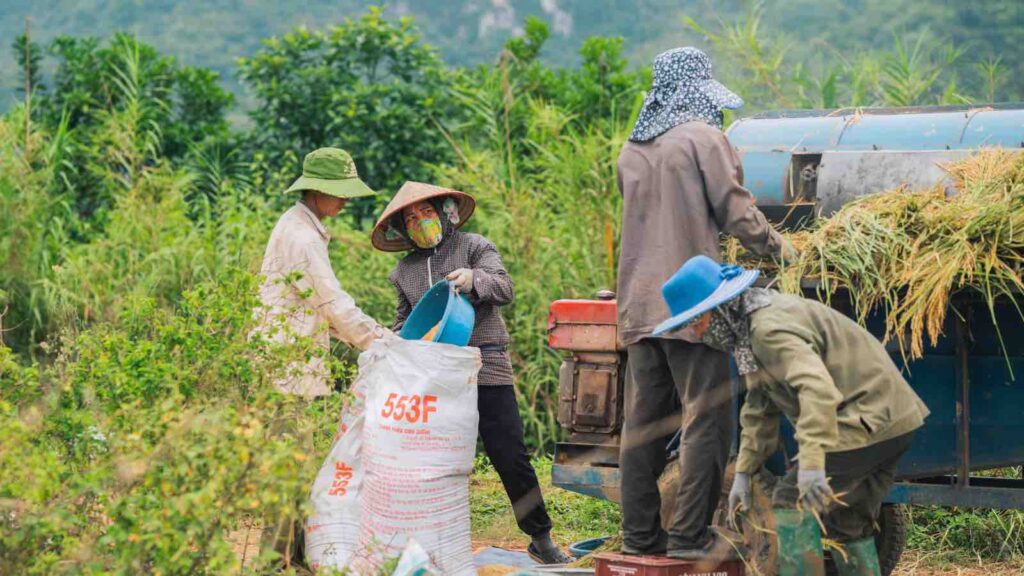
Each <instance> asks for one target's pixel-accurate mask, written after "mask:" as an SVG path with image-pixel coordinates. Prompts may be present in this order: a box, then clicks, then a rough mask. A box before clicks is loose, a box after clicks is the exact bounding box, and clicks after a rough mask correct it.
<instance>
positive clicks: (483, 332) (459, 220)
mask: <svg viewBox="0 0 1024 576" xmlns="http://www.w3.org/2000/svg"><path fill="white" fill-rule="evenodd" d="M475 206H476V202H475V201H474V199H473V197H472V196H470V195H469V194H466V193H464V192H459V191H456V190H450V189H447V188H442V187H440V186H434V185H431V184H423V183H420V182H406V183H405V184H404V185H403V186H402V188H401V189H400V190H399V191H398V193H397V194H396V195H395V197H394V198H393V199H392V200H391V202H390V203H389V204H388V206H387V208H385V209H384V212H383V213H382V214H381V216H380V218H379V219H378V220H377V224H376V226H375V227H374V229H373V234H372V237H371V239H372V242H373V245H374V246H375V247H376V248H377V249H379V250H383V251H386V252H403V251H408V254H407V255H406V256H405V257H403V258H402V259H401V260H400V261H399V262H398V264H397V265H396V266H395V269H394V270H393V271H392V272H391V275H390V277H389V279H390V281H391V283H392V284H393V285H394V287H395V291H396V293H397V296H398V311H397V318H396V320H395V324H394V326H393V329H394V330H395V331H396V332H397V331H400V330H401V329H402V326H403V325H404V324H405V321H406V319H407V318H408V317H409V314H410V313H411V312H412V310H413V308H414V307H415V306H416V304H417V303H418V302H419V301H420V299H421V298H422V297H423V295H424V294H426V292H427V291H428V290H429V289H430V288H431V287H432V286H433V285H434V284H435V283H437V282H440V281H445V280H447V281H448V282H450V283H451V284H452V285H453V286H454V287H455V289H457V290H458V291H459V292H461V293H462V294H464V295H465V296H466V298H467V299H468V300H469V302H470V303H471V304H472V305H473V309H474V311H475V312H476V322H475V324H474V327H473V333H472V334H471V336H470V339H469V346H473V347H476V348H479V349H480V356H481V359H482V367H481V369H480V373H479V375H478V377H477V384H478V386H479V388H478V390H477V394H478V396H477V398H478V407H479V411H480V437H481V439H482V440H483V445H484V451H485V452H486V453H487V457H488V458H489V459H490V460H491V463H492V464H493V465H494V468H495V470H497V472H498V476H500V477H501V482H502V484H503V485H504V487H505V492H506V494H508V498H509V500H510V501H511V502H512V510H513V512H514V513H515V517H516V522H517V523H518V525H519V528H520V530H522V531H523V532H525V533H526V534H527V535H529V536H530V537H531V539H532V540H531V542H530V544H529V547H528V549H527V550H528V552H529V554H530V556H531V557H532V558H533V559H534V560H536V561H537V562H541V563H543V564H562V563H565V562H568V561H569V558H568V557H567V556H566V555H565V554H564V553H563V552H562V550H561V549H559V548H558V546H557V545H556V544H555V543H554V541H552V539H551V527H552V526H551V518H550V517H549V516H548V513H547V509H546V508H545V506H544V499H543V497H542V496H541V492H540V484H539V483H538V482H537V474H536V472H535V471H534V469H533V465H532V464H531V463H530V457H529V454H528V452H527V450H526V444H525V442H524V440H523V423H522V419H521V418H520V416H519V406H518V404H517V403H516V396H515V389H514V387H513V384H514V377H513V373H512V361H511V359H510V357H509V353H508V344H509V335H508V330H507V329H506V327H505V321H504V320H503V319H502V317H501V310H500V308H501V307H502V306H504V305H506V304H508V303H510V302H512V297H513V286H512V279H511V278H510V277H509V275H508V273H507V272H506V271H505V267H504V265H503V264H502V262H501V255H500V254H499V253H498V249H497V248H496V247H495V246H494V244H493V243H492V242H491V241H490V240H488V239H486V238H484V237H483V236H480V235H479V234H470V233H467V232H462V231H460V230H459V228H460V227H462V226H463V225H464V224H465V223H466V221H467V220H468V219H469V217H470V216H471V215H472V214H473V210H474V209H475Z"/></svg>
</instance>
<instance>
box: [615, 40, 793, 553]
mask: <svg viewBox="0 0 1024 576" xmlns="http://www.w3.org/2000/svg"><path fill="white" fill-rule="evenodd" d="M742 104H743V100H742V99H740V97H739V96H737V95H736V94H733V93H732V92H730V91H729V90H728V89H727V88H725V86H723V85H722V84H720V83H719V82H717V81H715V80H714V79H713V78H712V76H711V60H710V59H709V58H708V57H707V55H706V54H704V53H703V52H701V51H700V50H698V49H696V48H675V49H672V50H669V51H667V52H663V53H662V54H659V55H658V57H657V58H656V59H655V60H654V82H653V86H652V87H651V90H650V92H648V94H647V97H646V99H645V101H644V105H643V108H642V109H641V111H640V114H639V117H638V118H637V121H636V126H635V127H634V128H633V132H632V134H631V135H630V137H629V141H628V142H626V144H625V145H624V146H623V147H622V151H621V153H620V154H619V158H618V185H619V191H620V192H621V193H622V199H623V207H622V239H621V243H620V255H619V264H618V266H619V271H618V288H617V300H618V330H619V340H620V345H621V346H623V347H625V348H626V351H627V356H628V364H627V378H626V390H625V414H624V420H623V432H622V439H621V446H620V460H619V470H620V474H621V477H622V483H621V490H622V514H623V518H622V530H623V546H622V551H623V552H624V553H627V554H658V553H666V552H667V553H668V555H670V556H673V557H676V558H681V559H691V560H695V559H699V558H702V557H703V556H704V555H706V554H707V552H708V551H709V550H710V549H711V548H712V547H713V545H714V543H715V541H716V540H715V534H714V532H713V531H711V530H710V528H709V525H710V524H711V521H712V518H713V515H714V512H715V509H716V507H717V503H718V494H719V492H720V489H721V484H722V477H723V474H724V471H725V466H726V461H727V459H728V457H729V445H730V442H731V434H732V419H733V416H732V412H731V410H730V406H731V388H732V387H731V383H730V378H729V362H728V357H727V356H726V355H725V354H722V353H721V352H719V351H717V350H714V349H712V348H709V347H707V346H704V345H702V344H691V343H689V342H686V341H683V340H680V339H678V338H675V337H673V336H665V337H652V336H651V331H652V330H653V329H654V327H655V326H656V325H657V324H658V322H660V321H661V319H662V318H664V317H665V315H666V313H667V309H666V308H665V303H664V302H663V301H662V299H661V294H660V293H659V292H658V286H661V284H662V283H663V282H665V280H667V279H668V278H669V277H670V276H671V275H672V274H673V273H674V272H675V271H676V270H677V269H678V268H679V266H680V265H682V263H683V262H685V261H686V260H688V259H689V258H691V257H693V256H696V255H698V254H703V255H705V256H710V257H712V258H716V259H717V258H718V256H719V242H720V235H721V234H722V233H726V234H729V235H732V236H734V237H736V238H737V239H739V241H740V242H741V243H742V244H743V245H744V246H745V247H746V248H747V249H748V250H750V251H751V252H753V253H755V254H758V255H762V256H768V255H773V256H779V255H780V254H782V253H783V252H786V256H787V258H791V257H793V254H792V251H791V250H792V249H791V248H790V247H788V246H787V245H786V243H785V242H784V241H783V239H782V238H781V237H780V236H779V234H778V233H777V232H776V231H775V230H774V229H773V228H772V227H771V225H770V224H769V223H768V221H767V220H766V219H765V217H764V215H763V214H762V213H761V211H760V210H758V209H757V206H755V204H754V197H753V195H751V193H750V192H749V191H748V190H747V189H746V188H744V187H743V169H742V167H741V165H740V159H739V156H738V155H737V154H736V151H735V150H734V149H733V147H732V145H731V144H730V143H729V140H728V138H726V136H725V134H724V133H722V122H723V118H724V113H723V110H725V109H732V108H738V107H740V106H741V105H742ZM677 398H678V400H677ZM677 403H681V404H682V407H681V410H682V414H681V416H682V417H681V418H679V417H678V416H677V414H679V412H677V411H676V408H675V406H676V405H677ZM680 427H682V436H681V442H680V449H679V463H678V466H679V469H680V472H681V482H680V489H679V491H678V495H677V496H676V502H675V508H674V509H675V514H674V516H673V517H672V518H661V517H660V509H661V498H660V495H659V491H658V484H657V479H658V476H659V475H660V474H661V473H662V471H663V470H664V468H665V465H666V464H665V460H666V454H665V443H664V438H665V437H666V436H671V435H672V434H673V433H675V431H677V430H679V429H680ZM663 523H664V524H665V525H667V526H668V531H667V533H666V532H665V531H664V530H662V528H661V526H662V524H663Z"/></svg>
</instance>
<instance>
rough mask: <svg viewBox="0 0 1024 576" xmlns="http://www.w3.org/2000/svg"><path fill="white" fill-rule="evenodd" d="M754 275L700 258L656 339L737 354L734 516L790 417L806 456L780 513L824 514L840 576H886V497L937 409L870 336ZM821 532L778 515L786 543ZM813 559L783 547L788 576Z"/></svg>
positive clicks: (675, 292)
mask: <svg viewBox="0 0 1024 576" xmlns="http://www.w3.org/2000/svg"><path fill="white" fill-rule="evenodd" d="M757 277H758V271H757V270H744V269H743V268H740V267H739V266H733V265H728V264H719V263H717V262H715V261H714V260H712V259H711V258H708V257H706V256H695V257H693V258H691V259H690V260H688V261H687V262H686V263H685V264H683V266H682V267H681V268H680V269H679V271H678V272H676V274H674V275H673V276H672V277H671V278H670V279H669V280H668V281H667V282H665V284H664V285H663V286H662V295H663V297H664V299H665V302H666V304H667V306H668V309H669V310H670V311H671V317H669V318H668V319H667V320H665V321H664V322H662V323H661V324H659V325H658V327H657V328H656V329H655V330H654V334H656V335H664V334H669V333H672V332H674V331H675V332H680V333H681V334H680V335H681V337H683V338H685V339H687V340H690V341H692V342H701V343H702V344H704V345H706V346H709V347H711V348H714V349H716V350H720V351H722V352H725V353H728V354H730V355H731V356H732V359H733V361H734V362H735V364H736V369H737V372H738V373H739V375H740V376H741V377H742V379H743V383H744V385H745V388H746V393H747V395H746V399H745V401H744V404H743V408H742V410H741V412H740V424H741V426H742V431H741V433H740V446H739V456H738V458H737V461H736V476H735V480H734V481H733V486H732V489H731V491H730V493H729V509H730V512H731V515H734V514H735V513H736V512H743V511H747V510H749V509H750V506H751V488H750V478H751V475H753V474H755V473H756V472H757V471H758V470H759V469H760V468H761V466H762V465H763V464H764V462H765V460H766V459H767V458H768V456H770V455H771V454H772V453H773V452H775V450H776V448H777V446H778V441H779V417H780V415H785V416H786V418H788V419H789V421H790V422H791V423H792V424H793V426H794V428H795V430H796V433H795V438H796V441H797V443H798V444H799V452H798V454H797V457H796V462H797V463H796V465H795V466H791V467H790V468H789V470H788V471H787V473H786V475H785V476H783V478H782V479H781V480H780V481H779V482H778V484H777V485H776V488H775V490H774V492H773V494H772V507H773V508H775V509H785V510H791V509H798V510H801V511H808V512H809V511H810V510H815V511H817V512H819V513H820V514H821V515H822V519H823V523H824V527H825V530H826V532H827V534H828V537H829V538H831V539H833V540H836V541H838V542H840V543H841V544H842V545H843V546H844V548H845V550H846V554H845V555H836V557H835V562H836V566H837V569H838V571H839V574H840V576H855V575H856V576H861V575H870V574H879V565H878V554H877V551H876V550H875V543H874V530H875V526H876V519H877V517H878V514H879V511H880V510H881V505H882V498H883V497H884V496H885V495H886V493H888V492H889V489H890V488H891V487H892V484H893V481H894V479H895V476H896V468H897V463H898V462H899V460H900V458H901V457H902V456H903V454H904V453H906V452H907V450H908V449H909V448H910V444H911V440H912V439H913V434H914V431H915V430H916V429H918V428H920V427H921V426H922V425H923V424H924V419H925V417H926V416H928V408H927V407H926V406H925V404H924V402H922V401H921V399H920V398H919V397H918V396H917V394H916V393H915V392H914V391H913V389H911V387H910V385H909V384H908V383H907V382H906V380H904V379H903V376H902V375H901V374H900V371H899V368H897V367H896V365H895V364H894V363H893V361H892V358H890V356H889V353H888V352H886V350H885V347H884V346H883V345H882V344H881V342H879V341H878V340H877V339H876V338H875V337H874V336H872V335H871V333H870V332H868V331H867V330H865V329H864V328H863V327H861V326H860V325H858V324H857V323H856V322H854V321H853V320H851V319H850V318H848V317H846V316H844V315H843V314H841V313H839V312H837V311H835V310H833V309H832V308H829V307H828V306H825V305H824V304H822V303H820V302H817V301H815V300H809V299H805V298H801V297H799V296H794V295H789V294H780V293H778V292H776V291H774V290H768V289H762V288H755V287H752V284H753V283H754V281H755V280H757ZM840 497H841V502H840ZM783 518H795V524H793V525H787V523H786V521H784V520H783ZM816 522H817V521H816V520H815V519H814V517H813V516H811V514H809V513H804V514H803V515H800V514H797V515H796V516H792V515H788V514H780V513H776V528H777V530H778V531H779V538H780V540H782V539H783V538H784V533H785V532H786V531H787V530H790V531H792V532H793V533H806V530H811V531H813V530H816V529H817V525H816ZM733 524H734V525H735V524H736V522H735V516H734V520H733ZM801 525H803V526H802V528H801ZM816 549H817V553H818V554H819V555H820V552H821V547H820V545H817V546H816ZM805 552H806V550H802V549H796V548H792V547H791V548H789V549H787V548H786V547H783V546H780V547H779V568H780V574H781V573H796V572H792V571H791V570H788V569H791V568H792V567H794V566H800V565H806V564H805V563H806V562H807V561H808V559H807V558H806V557H805V556H804V553H805ZM818 562H819V563H820V559H819V560H818ZM784 569H787V570H788V571H783V570H784Z"/></svg>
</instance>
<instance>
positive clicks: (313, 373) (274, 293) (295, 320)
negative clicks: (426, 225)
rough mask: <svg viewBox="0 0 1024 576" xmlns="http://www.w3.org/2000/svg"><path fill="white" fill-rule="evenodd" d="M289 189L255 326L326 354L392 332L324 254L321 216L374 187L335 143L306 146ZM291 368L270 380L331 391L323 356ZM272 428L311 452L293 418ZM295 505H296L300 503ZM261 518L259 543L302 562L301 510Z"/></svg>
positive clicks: (288, 387)
mask: <svg viewBox="0 0 1024 576" xmlns="http://www.w3.org/2000/svg"><path fill="white" fill-rule="evenodd" d="M287 193H294V194H297V195H300V197H299V199H298V200H297V201H296V202H295V205H294V206H292V207H291V208H289V209H288V211H286V212H285V213H284V214H283V215H282V216H281V218H280V219H279V220H278V221H277V224H276V225H275V226H274V230H273V232H271V233H270V240H269V241H268V242H267V249H266V252H265V253H264V255H263V265H262V267H261V269H260V274H261V275H262V276H263V282H262V283H261V284H260V289H259V294H260V301H261V302H262V305H263V309H262V310H261V311H260V313H261V327H260V331H261V332H262V333H263V334H264V335H265V336H267V337H268V338H270V339H272V340H275V341H278V342H282V343H283V342H289V341H294V340H295V339H297V338H311V339H312V340H313V342H314V343H315V344H316V346H317V347H319V348H320V349H321V350H322V351H323V352H325V353H326V352H328V351H329V345H330V341H329V338H330V336H334V337H335V338H338V339H339V340H341V341H343V342H345V343H346V344H348V345H349V346H352V347H354V348H357V349H359V350H365V349H366V348H368V347H369V346H370V343H372V342H373V341H374V340H377V339H379V338H387V337H391V336H392V333H391V331H390V330H388V329H387V328H385V327H383V326H381V325H380V324H378V323H377V321H376V320H374V319H373V318H371V317H369V316H367V315H366V314H365V313H363V311H362V310H360V309H359V307H358V306H356V303H355V300H354V299H353V298H352V296H351V295H349V294H348V292H346V291H345V290H344V289H343V288H342V287H341V284H340V283H339V282H338V277H337V276H336V275H335V274H334V270H332V269H331V261H330V258H329V257H328V254H327V246H328V243H329V242H330V240H331V236H330V234H329V233H328V232H327V228H325V227H324V224H323V220H324V219H326V218H331V217H334V216H337V215H338V213H340V212H341V211H342V210H343V209H344V207H345V204H346V203H347V202H348V201H349V200H350V199H352V198H361V197H364V196H372V195H374V194H375V192H374V191H373V190H371V189H370V188H369V187H368V186H367V185H366V184H365V183H363V181H362V180H360V179H359V174H358V172H357V171H356V165H355V162H354V161H353V160H352V157H351V156H350V155H349V153H348V152H346V151H344V150H341V149H339V148H319V149H317V150H314V151H312V152H310V153H309V154H307V155H306V158H305V159H304V161H303V163H302V175H301V176H300V177H299V178H298V179H296V180H295V182H294V183H293V184H292V185H291V186H290V187H289V188H288V190H287ZM295 368H297V369H294V370H289V373H288V375H287V376H285V377H283V378H282V379H280V380H279V381H277V382H275V385H276V386H277V388H278V389H279V390H280V391H281V392H282V393H284V394H289V395H294V396H300V397H305V398H314V397H317V396H324V395H327V394H329V393H330V392H331V384H330V373H329V371H328V369H327V366H326V364H325V362H324V358H323V356H322V355H313V356H311V357H310V358H309V360H308V361H306V362H305V364H303V365H302V366H298V367H295ZM274 433H275V435H277V436H278V437H292V438H293V439H294V440H295V441H296V442H297V443H298V444H299V446H300V447H301V448H302V449H304V450H305V451H306V453H307V454H312V453H313V452H314V450H313V439H312V437H309V436H307V435H300V434H299V433H298V431H297V427H296V426H295V423H294V422H291V421H282V423H281V424H280V429H276V430H274ZM294 509H295V510H299V504H296V505H295V507H294ZM263 524H264V528H263V535H262V541H261V547H262V548H263V549H264V550H271V549H272V550H274V551H275V552H277V553H278V555H279V562H280V563H281V564H282V565H284V566H285V567H287V566H291V565H295V564H301V563H302V556H303V530H302V519H301V517H297V516H294V515H289V514H285V515H283V516H282V517H277V516H273V517H270V516H268V517H267V518H264V523H263Z"/></svg>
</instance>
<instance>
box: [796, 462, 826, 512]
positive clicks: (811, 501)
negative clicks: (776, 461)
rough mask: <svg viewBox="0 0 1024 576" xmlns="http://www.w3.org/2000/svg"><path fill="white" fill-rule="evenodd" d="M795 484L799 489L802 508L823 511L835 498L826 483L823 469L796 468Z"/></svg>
mask: <svg viewBox="0 0 1024 576" xmlns="http://www.w3.org/2000/svg"><path fill="white" fill-rule="evenodd" d="M796 485H797V488H799V489H800V504H801V505H802V506H803V507H804V508H810V509H813V510H817V511H818V512H819V513H825V512H826V511H828V507H829V504H831V503H832V501H833V500H835V493H834V492H832V487H831V486H829V485H828V478H826V477H825V471H824V470H798V471H797V474H796Z"/></svg>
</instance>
